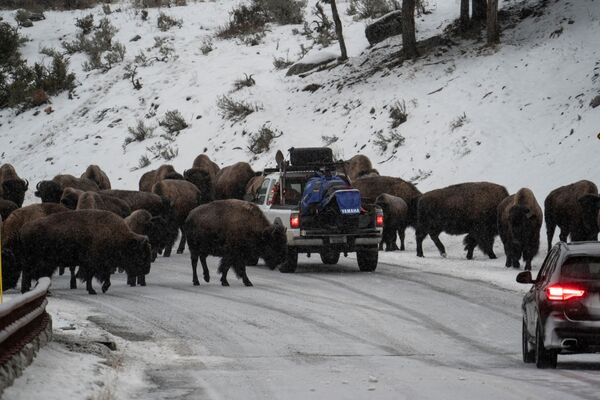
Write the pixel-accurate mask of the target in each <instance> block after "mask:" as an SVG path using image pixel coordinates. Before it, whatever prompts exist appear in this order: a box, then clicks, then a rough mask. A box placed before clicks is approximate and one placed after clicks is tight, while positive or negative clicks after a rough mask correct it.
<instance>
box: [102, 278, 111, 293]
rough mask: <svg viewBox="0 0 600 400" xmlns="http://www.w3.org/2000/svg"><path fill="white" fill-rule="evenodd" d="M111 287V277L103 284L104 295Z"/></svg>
mask: <svg viewBox="0 0 600 400" xmlns="http://www.w3.org/2000/svg"><path fill="white" fill-rule="evenodd" d="M109 287H110V276H108V277H106V279H105V280H104V283H102V293H106V291H107V290H108V288H109Z"/></svg>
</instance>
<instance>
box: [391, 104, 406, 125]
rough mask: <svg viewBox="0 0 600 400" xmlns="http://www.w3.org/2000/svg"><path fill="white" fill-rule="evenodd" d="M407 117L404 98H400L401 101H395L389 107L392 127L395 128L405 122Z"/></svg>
mask: <svg viewBox="0 0 600 400" xmlns="http://www.w3.org/2000/svg"><path fill="white" fill-rule="evenodd" d="M407 117H408V113H407V112H406V103H405V102H404V100H402V102H399V101H396V102H395V103H394V104H392V106H391V107H390V118H391V120H392V122H391V128H392V129H394V128H397V127H399V126H400V125H401V124H403V123H405V122H406V119H407Z"/></svg>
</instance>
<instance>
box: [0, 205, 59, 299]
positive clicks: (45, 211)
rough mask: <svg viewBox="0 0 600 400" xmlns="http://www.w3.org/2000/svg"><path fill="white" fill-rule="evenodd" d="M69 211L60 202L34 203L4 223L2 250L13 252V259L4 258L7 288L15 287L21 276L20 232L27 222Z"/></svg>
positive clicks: (3, 270)
mask: <svg viewBox="0 0 600 400" xmlns="http://www.w3.org/2000/svg"><path fill="white" fill-rule="evenodd" d="M67 211H69V210H68V209H67V208H65V207H64V206H62V205H60V204H53V203H47V204H32V205H29V206H26V207H23V208H19V209H18V210H15V211H14V212H13V213H12V214H11V215H10V216H9V217H8V218H7V219H6V221H4V223H3V224H2V252H3V255H4V254H6V253H5V252H6V251H9V252H10V253H11V255H12V256H13V257H12V260H9V259H6V258H3V259H2V261H3V265H2V267H3V268H2V282H3V285H4V287H5V288H14V287H15V286H16V285H17V281H18V280H19V276H21V270H22V265H21V262H22V260H23V255H22V254H21V253H20V248H19V247H18V245H19V233H20V231H21V228H22V227H23V225H25V224H26V223H27V222H30V221H34V220H36V219H39V218H43V217H46V216H48V215H50V214H56V213H62V212H67Z"/></svg>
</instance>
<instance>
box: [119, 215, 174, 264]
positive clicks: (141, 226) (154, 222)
mask: <svg viewBox="0 0 600 400" xmlns="http://www.w3.org/2000/svg"><path fill="white" fill-rule="evenodd" d="M125 223H127V226H129V229H131V231H132V232H135V233H138V234H140V235H144V236H148V240H150V247H151V248H152V261H154V260H156V256H157V254H158V251H159V250H160V249H163V248H165V246H166V245H167V244H168V242H167V240H168V234H167V227H166V226H167V221H166V220H165V219H164V218H163V217H153V216H152V214H150V213H149V212H148V211H146V210H136V211H134V212H132V213H131V215H130V216H128V217H127V218H125Z"/></svg>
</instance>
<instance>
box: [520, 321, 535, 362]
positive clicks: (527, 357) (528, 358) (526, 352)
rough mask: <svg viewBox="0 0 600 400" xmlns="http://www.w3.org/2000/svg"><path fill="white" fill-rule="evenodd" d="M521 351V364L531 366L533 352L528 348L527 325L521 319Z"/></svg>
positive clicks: (533, 358)
mask: <svg viewBox="0 0 600 400" xmlns="http://www.w3.org/2000/svg"><path fill="white" fill-rule="evenodd" d="M522 350H523V362H524V363H525V364H531V363H533V362H535V350H532V349H531V348H530V343H529V333H528V332H527V324H526V323H525V318H523V331H522Z"/></svg>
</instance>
